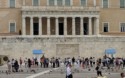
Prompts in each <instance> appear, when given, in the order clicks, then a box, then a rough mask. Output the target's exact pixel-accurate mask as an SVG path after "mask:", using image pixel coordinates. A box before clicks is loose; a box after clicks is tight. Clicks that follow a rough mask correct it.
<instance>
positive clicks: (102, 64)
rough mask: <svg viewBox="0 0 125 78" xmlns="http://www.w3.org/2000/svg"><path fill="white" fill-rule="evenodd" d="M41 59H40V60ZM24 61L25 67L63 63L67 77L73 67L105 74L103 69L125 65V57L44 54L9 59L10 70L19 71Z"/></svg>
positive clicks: (54, 66)
mask: <svg viewBox="0 0 125 78" xmlns="http://www.w3.org/2000/svg"><path fill="white" fill-rule="evenodd" d="M38 60H39V61H38ZM23 63H24V65H25V68H29V69H31V68H32V67H38V66H39V67H41V68H48V67H52V68H56V67H60V66H61V65H62V64H63V65H64V66H66V73H67V74H66V77H67V78H72V77H73V75H72V71H71V67H74V68H75V70H76V71H79V68H81V67H82V68H83V69H89V71H90V70H91V68H95V70H96V71H97V76H103V75H102V69H103V68H105V69H107V72H110V71H118V70H119V69H123V68H124V67H125V59H124V58H109V57H106V56H104V57H103V58H98V59H96V58H95V57H90V58H80V57H78V58H75V57H72V58H65V59H63V60H62V59H60V58H54V57H52V58H50V59H49V58H46V57H45V56H42V57H41V58H40V59H38V58H32V59H30V58H25V59H24V60H22V59H21V58H20V59H19V60H16V59H12V60H8V62H7V65H8V72H18V70H19V68H21V67H22V64H23Z"/></svg>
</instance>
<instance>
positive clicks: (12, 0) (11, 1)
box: [9, 0, 15, 8]
mask: <svg viewBox="0 0 125 78" xmlns="http://www.w3.org/2000/svg"><path fill="white" fill-rule="evenodd" d="M9 4H10V8H15V0H10V2H9Z"/></svg>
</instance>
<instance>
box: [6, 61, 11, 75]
mask: <svg viewBox="0 0 125 78" xmlns="http://www.w3.org/2000/svg"><path fill="white" fill-rule="evenodd" d="M7 67H8V73H9V74H10V73H11V67H12V65H11V62H10V60H8V61H7Z"/></svg>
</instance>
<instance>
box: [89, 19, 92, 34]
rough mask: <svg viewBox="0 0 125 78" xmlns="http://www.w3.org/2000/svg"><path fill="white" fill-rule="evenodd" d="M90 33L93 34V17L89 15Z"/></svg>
mask: <svg viewBox="0 0 125 78" xmlns="http://www.w3.org/2000/svg"><path fill="white" fill-rule="evenodd" d="M89 35H92V17H89Z"/></svg>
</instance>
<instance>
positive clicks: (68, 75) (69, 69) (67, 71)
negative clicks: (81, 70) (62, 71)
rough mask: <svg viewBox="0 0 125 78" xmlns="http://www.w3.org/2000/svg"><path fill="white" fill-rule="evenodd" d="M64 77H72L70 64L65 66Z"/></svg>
mask: <svg viewBox="0 0 125 78" xmlns="http://www.w3.org/2000/svg"><path fill="white" fill-rule="evenodd" d="M66 78H73V75H72V71H71V64H67V67H66Z"/></svg>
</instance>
